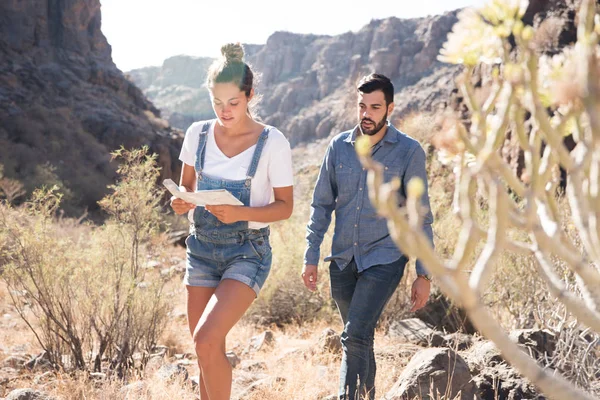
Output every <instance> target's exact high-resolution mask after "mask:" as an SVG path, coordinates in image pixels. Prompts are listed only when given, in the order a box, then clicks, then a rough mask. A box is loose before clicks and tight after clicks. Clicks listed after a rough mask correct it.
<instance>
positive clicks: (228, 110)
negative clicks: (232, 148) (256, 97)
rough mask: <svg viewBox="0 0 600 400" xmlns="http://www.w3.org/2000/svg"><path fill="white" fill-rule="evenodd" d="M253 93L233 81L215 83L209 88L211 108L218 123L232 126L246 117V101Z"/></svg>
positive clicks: (227, 126)
mask: <svg viewBox="0 0 600 400" xmlns="http://www.w3.org/2000/svg"><path fill="white" fill-rule="evenodd" d="M252 95H253V93H252V92H251V93H250V96H248V97H246V93H244V92H243V91H241V90H240V88H239V87H238V86H237V85H236V84H234V83H215V85H214V86H213V87H212V89H211V90H210V97H211V100H212V106H213V110H215V115H216V116H217V118H218V119H219V123H220V124H221V125H223V126H224V127H226V128H229V127H232V126H234V125H236V124H238V123H239V122H240V121H242V120H243V119H244V118H246V115H247V113H246V111H247V110H248V102H249V101H250V99H251V98H252Z"/></svg>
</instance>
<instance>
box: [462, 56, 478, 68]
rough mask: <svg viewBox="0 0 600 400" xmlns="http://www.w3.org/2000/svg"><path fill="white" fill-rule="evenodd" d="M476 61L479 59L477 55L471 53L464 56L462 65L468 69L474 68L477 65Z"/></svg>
mask: <svg viewBox="0 0 600 400" xmlns="http://www.w3.org/2000/svg"><path fill="white" fill-rule="evenodd" d="M478 61H479V57H477V55H476V54H473V53H469V54H466V55H465V56H464V58H463V64H464V65H466V66H468V67H469V66H470V67H474V66H475V65H477V62H478Z"/></svg>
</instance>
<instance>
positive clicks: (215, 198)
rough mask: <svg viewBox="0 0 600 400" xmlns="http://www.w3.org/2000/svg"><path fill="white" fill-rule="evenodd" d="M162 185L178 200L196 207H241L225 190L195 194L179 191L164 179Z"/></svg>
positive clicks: (175, 185) (241, 204) (237, 200)
mask: <svg viewBox="0 0 600 400" xmlns="http://www.w3.org/2000/svg"><path fill="white" fill-rule="evenodd" d="M163 185H165V187H166V188H167V189H168V190H169V192H171V194H172V195H173V196H175V197H177V198H179V199H182V200H184V201H187V202H188V203H192V204H195V205H197V206H205V205H207V204H208V205H211V206H212V205H220V204H230V205H233V206H243V205H244V203H242V202H241V201H240V200H239V199H238V198H236V197H235V196H234V195H232V194H231V192H229V191H228V190H225V189H216V190H199V191H197V192H185V191H183V190H180V189H179V186H177V184H176V183H175V182H173V181H172V180H171V179H165V180H164V181H163Z"/></svg>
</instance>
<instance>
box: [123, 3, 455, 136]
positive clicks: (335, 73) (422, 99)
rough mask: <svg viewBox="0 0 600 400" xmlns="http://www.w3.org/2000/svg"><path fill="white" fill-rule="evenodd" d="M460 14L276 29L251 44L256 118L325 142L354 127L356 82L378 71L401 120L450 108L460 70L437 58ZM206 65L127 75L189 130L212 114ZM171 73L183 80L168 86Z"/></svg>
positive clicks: (186, 60)
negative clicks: (323, 31) (315, 29)
mask: <svg viewBox="0 0 600 400" xmlns="http://www.w3.org/2000/svg"><path fill="white" fill-rule="evenodd" d="M456 14H457V12H456V11H454V12H449V13H446V14H444V15H439V16H434V17H427V18H418V19H407V20H402V19H398V18H387V19H383V20H373V21H371V23H369V24H368V25H367V26H365V27H363V28H362V29H361V30H359V31H358V32H348V33H345V34H342V35H338V36H318V35H301V34H294V33H290V32H276V33H274V34H273V35H271V36H270V37H269V39H268V40H267V43H266V44H264V45H249V46H246V53H247V61H248V62H249V63H250V64H251V65H252V67H253V68H254V69H255V71H256V72H258V74H259V75H260V79H259V80H258V84H257V91H258V92H259V93H261V94H262V99H261V102H260V103H259V105H258V110H257V111H258V114H259V115H260V116H261V117H262V118H263V120H264V121H265V122H266V123H269V124H272V125H275V126H277V127H279V128H280V129H281V130H282V132H284V134H286V135H287V137H288V138H289V140H290V142H291V143H292V145H296V144H298V143H302V142H312V141H314V140H315V139H319V138H327V137H329V136H330V135H331V134H333V133H338V132H340V131H342V130H345V129H348V128H349V127H351V126H352V125H353V124H354V123H355V116H354V102H355V96H354V95H355V84H356V82H357V80H358V79H359V78H360V77H361V76H362V75H365V74H367V73H370V72H376V71H377V72H381V73H384V74H386V75H388V76H389V77H390V78H391V79H392V80H393V82H394V84H395V86H396V89H397V90H396V92H397V94H396V99H395V101H396V104H397V108H396V112H395V114H394V116H395V117H399V116H401V115H404V114H406V113H409V112H411V111H413V110H419V111H426V110H430V111H431V110H435V109H436V108H437V107H439V106H440V107H444V106H445V99H446V98H449V96H450V94H451V91H452V89H453V88H454V83H453V77H454V76H455V75H456V73H457V71H458V68H457V67H454V66H444V65H442V64H441V63H440V62H438V61H437V55H438V53H439V49H440V48H441V46H442V44H443V43H444V41H445V40H446V35H447V33H448V32H449V31H450V29H451V28H452V26H453V25H454V23H455V22H456ZM190 64H194V65H195V67H190ZM208 64H209V63H208V62H207V59H198V58H192V57H183V56H178V57H173V58H170V59H168V60H167V61H165V64H164V65H163V66H162V67H156V68H143V69H138V70H134V71H130V72H129V74H128V75H129V76H130V78H131V79H132V81H133V82H135V83H136V85H138V86H140V87H141V88H142V89H143V90H144V92H145V93H146V94H147V95H148V97H149V98H150V99H152V100H153V101H154V102H155V104H156V105H157V106H159V107H161V108H163V109H164V112H165V115H168V117H169V121H170V122H171V124H173V126H177V127H179V128H181V129H185V128H187V126H188V125H189V123H190V121H192V120H193V119H194V118H205V117H207V116H212V111H211V110H210V103H209V97H208V93H207V91H206V89H205V88H203V87H202V84H203V83H204V80H205V78H206V69H207V68H208ZM172 76H177V77H180V79H179V80H177V81H170V80H169V77H172ZM178 96H179V97H178ZM192 99H193V101H192ZM207 110H208V113H207Z"/></svg>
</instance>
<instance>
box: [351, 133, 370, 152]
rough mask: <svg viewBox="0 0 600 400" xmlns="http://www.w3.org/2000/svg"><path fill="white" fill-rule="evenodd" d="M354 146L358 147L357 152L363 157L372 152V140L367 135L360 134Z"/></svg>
mask: <svg viewBox="0 0 600 400" xmlns="http://www.w3.org/2000/svg"><path fill="white" fill-rule="evenodd" d="M354 148H355V149H356V153H357V154H358V155H359V156H361V157H367V156H369V155H370V153H371V141H370V140H369V138H368V137H367V136H364V135H363V136H360V137H358V139H356V143H355V144H354Z"/></svg>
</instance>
